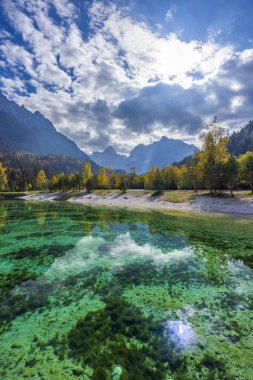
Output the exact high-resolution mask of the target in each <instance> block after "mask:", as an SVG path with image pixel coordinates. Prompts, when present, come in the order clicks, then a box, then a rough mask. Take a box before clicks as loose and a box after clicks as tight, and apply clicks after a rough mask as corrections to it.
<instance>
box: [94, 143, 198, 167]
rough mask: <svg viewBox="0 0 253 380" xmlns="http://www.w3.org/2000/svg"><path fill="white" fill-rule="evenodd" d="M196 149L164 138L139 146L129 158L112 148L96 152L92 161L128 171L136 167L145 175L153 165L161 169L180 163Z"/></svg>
mask: <svg viewBox="0 0 253 380" xmlns="http://www.w3.org/2000/svg"><path fill="white" fill-rule="evenodd" d="M194 149H195V146H194V145H189V144H186V143H184V142H183V141H181V140H174V139H169V138H167V137H165V136H163V137H162V138H161V140H160V141H155V142H153V143H152V144H149V145H144V144H139V145H137V146H136V147H135V148H134V149H133V150H132V151H131V153H130V155H129V156H124V155H120V154H118V153H116V152H115V150H114V149H113V148H112V147H109V148H107V149H105V150H104V151H103V152H94V153H93V154H92V155H91V159H92V160H94V161H95V162H96V163H97V164H99V165H103V166H105V167H108V166H110V165H112V167H113V168H114V169H122V170H126V171H129V169H130V168H131V167H135V168H136V172H137V173H145V172H147V171H148V170H149V168H150V166H151V165H155V166H156V167H157V168H161V167H163V166H166V165H169V164H171V163H173V162H175V161H180V160H182V159H183V158H184V157H186V156H189V155H191V154H192V153H193V151H194Z"/></svg>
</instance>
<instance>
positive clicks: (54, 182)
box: [50, 174, 58, 190]
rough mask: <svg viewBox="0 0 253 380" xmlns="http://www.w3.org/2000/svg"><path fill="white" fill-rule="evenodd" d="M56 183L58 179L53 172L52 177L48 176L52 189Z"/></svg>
mask: <svg viewBox="0 0 253 380" xmlns="http://www.w3.org/2000/svg"><path fill="white" fill-rule="evenodd" d="M57 184H58V179H57V177H56V175H55V174H54V175H52V177H51V178H50V188H51V189H52V190H55V189H56V186H57Z"/></svg>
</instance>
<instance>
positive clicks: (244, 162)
mask: <svg viewBox="0 0 253 380" xmlns="http://www.w3.org/2000/svg"><path fill="white" fill-rule="evenodd" d="M238 161H239V166H240V169H239V170H240V176H241V180H242V182H244V183H245V184H246V185H249V186H250V187H251V191H252V194H253V152H247V153H245V154H242V155H241V156H240V157H239V159H238Z"/></svg>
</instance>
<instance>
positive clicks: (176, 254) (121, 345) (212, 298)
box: [0, 201, 253, 380]
mask: <svg viewBox="0 0 253 380" xmlns="http://www.w3.org/2000/svg"><path fill="white" fill-rule="evenodd" d="M0 258H1V260H0V272H1V276H0V297H1V299H0V301H1V309H0V323H1V330H0V332H1V335H0V379H1V380H2V379H3V380H14V379H15V380H16V379H46V380H48V379H52V380H57V379H99V380H103V379H113V380H119V379H120V380H126V379H127V380H141V379H156V380H160V379H161V380H162V379H166V380H169V379H171V380H172V379H174V380H184V379H189V380H195V379H196V380H199V379H210V380H212V379H214V380H215V379H238V380H243V379H245V380H250V379H253V369H252V363H253V281H252V280H253V271H252V270H253V224H252V222H250V221H246V220H239V219H229V218H224V217H213V216H196V215H191V214H181V213H173V214H172V213H167V214H162V213H159V212H152V213H151V212H149V213H143V212H130V211H125V210H110V209H106V208H91V207H83V206H77V205H71V204H66V203H62V204H52V203H50V204H49V203H28V202H27V203H26V202H22V201H11V202H7V201H3V202H1V203H0Z"/></svg>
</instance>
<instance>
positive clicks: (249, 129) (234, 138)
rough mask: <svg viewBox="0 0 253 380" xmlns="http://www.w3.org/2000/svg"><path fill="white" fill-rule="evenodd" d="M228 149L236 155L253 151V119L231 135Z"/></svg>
mask: <svg viewBox="0 0 253 380" xmlns="http://www.w3.org/2000/svg"><path fill="white" fill-rule="evenodd" d="M228 150H229V152H230V153H232V154H233V155H235V156H239V155H240V154H244V153H246V152H248V151H253V121H249V123H248V124H247V125H246V126H245V127H243V128H242V129H241V130H240V131H238V132H234V133H233V134H232V135H231V136H230V138H229V141H228Z"/></svg>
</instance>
